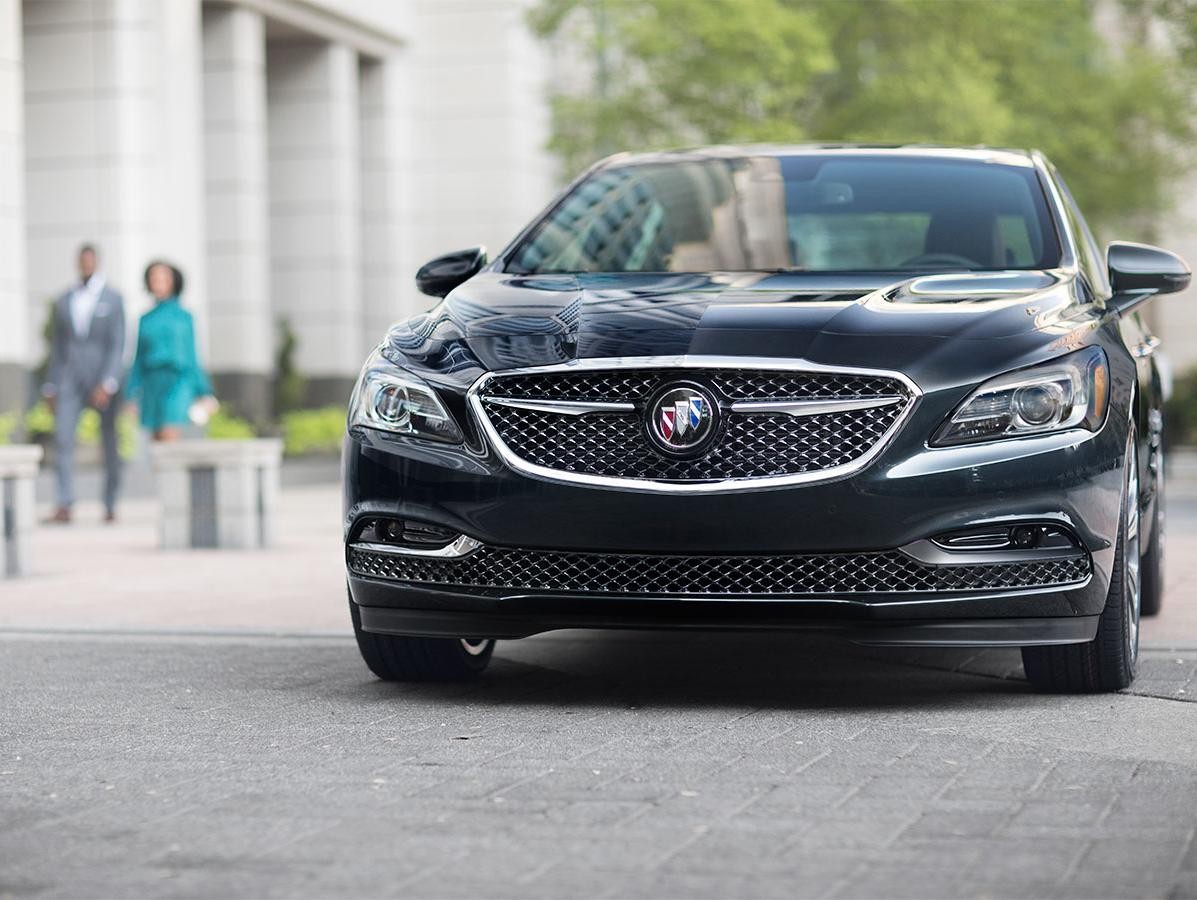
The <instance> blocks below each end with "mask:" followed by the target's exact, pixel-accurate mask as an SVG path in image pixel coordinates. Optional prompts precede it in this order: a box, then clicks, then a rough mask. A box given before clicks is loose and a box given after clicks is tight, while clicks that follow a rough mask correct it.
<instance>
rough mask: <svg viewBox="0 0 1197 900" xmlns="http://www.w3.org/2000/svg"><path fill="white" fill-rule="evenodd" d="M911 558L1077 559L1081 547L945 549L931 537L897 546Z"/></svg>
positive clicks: (979, 562) (947, 562) (954, 561)
mask: <svg viewBox="0 0 1197 900" xmlns="http://www.w3.org/2000/svg"><path fill="white" fill-rule="evenodd" d="M898 549H899V550H901V551H902V552H903V553H905V554H906V555H907V556H909V557H911V558H912V559H917V560H918V561H919V562H921V563H926V564H927V565H929V566H984V565H1000V564H1001V563H1019V562H1023V563H1033V562H1044V563H1046V562H1053V561H1055V560H1060V559H1081V558H1082V557H1084V556H1085V555H1086V554H1085V551H1084V550H1081V549H1079V548H1076V547H1039V548H1034V547H1031V548H1028V549H1026V550H1017V549H1014V548H1010V549H993V550H985V549H980V548H978V549H974V548H961V549H959V550H957V549H954V548H953V549H948V548H946V547H943V546H941V545H940V544H937V543H936V542H935V541H933V540H925V539H924V540H918V541H912V542H911V543H909V544H906V545H905V546H903V547H899V548H898Z"/></svg>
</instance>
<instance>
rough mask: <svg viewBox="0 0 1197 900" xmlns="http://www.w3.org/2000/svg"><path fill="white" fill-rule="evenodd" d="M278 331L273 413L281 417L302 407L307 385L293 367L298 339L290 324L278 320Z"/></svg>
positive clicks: (283, 320)
mask: <svg viewBox="0 0 1197 900" xmlns="http://www.w3.org/2000/svg"><path fill="white" fill-rule="evenodd" d="M278 330H279V339H278V351H277V353H276V354H275V360H274V366H275V379H274V411H275V414H276V415H279V416H281V415H284V414H285V413H288V412H291V411H292V410H296V409H299V408H300V407H302V406H303V395H304V394H305V393H306V391H307V384H306V382H305V381H304V377H303V375H301V374H300V373H299V370H298V369H297V368H296V366H295V350H296V348H297V347H298V345H299V339H298V338H297V337H296V336H295V331H294V330H293V329H292V328H291V323H290V322H289V321H287V320H286V319H280V320H279V323H278Z"/></svg>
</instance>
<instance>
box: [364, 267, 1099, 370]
mask: <svg viewBox="0 0 1197 900" xmlns="http://www.w3.org/2000/svg"><path fill="white" fill-rule="evenodd" d="M1096 313H1097V310H1095V308H1094V306H1093V304H1086V303H1080V302H1078V300H1077V292H1076V285H1075V284H1074V277H1073V276H1072V275H1071V274H1070V273H1067V272H1064V271H1060V270H1050V271H1035V272H1026V271H1020V272H983V273H961V274H942V275H921V276H918V277H909V278H903V277H902V276H901V275H896V274H889V275H885V274H882V275H869V276H851V275H813V274H805V273H789V272H787V273H781V274H770V273H712V274H701V275H697V274H677V275H674V274H651V275H636V274H620V275H608V274H594V275H511V274H505V273H500V272H485V273H482V274H480V275H478V276H476V277H474V278H472V279H471V280H470V281H468V282H467V283H466V284H464V285H462V286H461V287H459V288H458V289H457V290H455V291H454V292H453V293H452V294H450V295H449V296H448V297H447V298H446V299H445V300H444V301H443V302H441V303H440V304H439V305H438V306H436V307H435V308H434V309H432V310H431V311H430V312H428V313H424V314H421V315H417V316H415V317H413V318H411V319H409V320H407V321H406V322H402V323H400V324H398V325H396V326H395V327H394V328H392V330H391V331H390V333H389V334H388V335H387V338H386V341H385V345H386V347H387V348H388V350H389V352H388V355H390V356H392V357H393V358H396V359H397V360H398V361H401V362H403V363H404V364H405V365H408V366H410V367H412V368H413V369H416V370H423V371H424V372H426V373H429V374H436V375H440V376H441V378H438V379H437V380H443V379H445V378H449V380H453V381H463V380H472V379H473V378H475V377H477V375H478V374H480V373H481V372H483V371H498V370H504V369H514V368H524V367H529V366H541V365H550V364H555V363H564V362H569V361H570V360H575V359H598V358H610V357H643V356H746V357H776V358H785V359H802V360H805V361H808V362H811V363H817V364H822V365H836V366H855V367H864V368H878V369H891V370H898V371H903V372H905V373H906V374H908V375H910V376H911V377H913V378H915V380H916V382H917V381H919V379H920V376H922V377H923V378H924V379H925V380H932V381H942V380H943V379H944V378H952V379H958V380H959V379H960V378H961V376H964V380H975V379H973V378H971V376H969V375H968V373H969V372H974V371H975V372H978V373H985V372H986V371H989V370H992V371H1003V370H1005V369H1008V368H1012V367H1014V365H1017V364H1021V363H1020V362H1018V360H1020V358H1021V357H1022V356H1023V355H1028V354H1029V355H1030V356H1034V355H1036V354H1037V351H1041V350H1043V349H1048V350H1051V349H1057V348H1058V352H1065V351H1066V350H1067V349H1071V347H1072V345H1077V346H1079V345H1080V344H1081V343H1083V341H1084V335H1085V333H1086V332H1087V331H1088V330H1090V329H1091V328H1092V327H1094V326H1095V324H1096ZM1038 355H1040V356H1042V355H1044V354H1043V353H1042V352H1038Z"/></svg>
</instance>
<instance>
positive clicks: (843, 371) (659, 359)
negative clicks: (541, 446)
mask: <svg viewBox="0 0 1197 900" xmlns="http://www.w3.org/2000/svg"><path fill="white" fill-rule="evenodd" d="M604 369H607V370H627V369H755V370H762V369H764V370H773V371H783V372H815V373H824V374H838V375H866V376H879V377H884V378H893V379H895V380H897V381H900V382H901V383H902V384H903V385H905V386H906V389H907V390H908V391H909V392H910V400H909V401H908V402H907V404H906V408H905V409H904V410H902V413H901V415H899V416H898V418H897V419H895V420H894V423H893V424H892V425H891V426H890V427H889V430H888V431H886V432H885V434H884V435H882V436H881V438H880V439H879V440H878V441H877V442H876V443H875V444H874V445H873V446H872V447H870V448H869V450H868V452H866V453H865V454H863V455H862V456H861V457H860V458H858V459H855V460H853V461H852V462H850V463H846V464H844V465H841V466H833V467H831V468H827V469H819V470H818V471H815V472H802V473H798V474H793V475H778V476H771V477H765V478H728V479H724V480H721V481H716V480H712V481H685V482H676V481H653V480H651V479H646V478H614V477H610V476H605V475H586V474H582V473H577V472H563V471H561V470H559V469H550V468H548V467H546V466H539V465H536V464H535V463H530V462H528V461H527V460H525V459H523V458H522V457H520V456H518V455H517V454H516V453H515V452H514V451H512V449H511V448H510V447H508V446H507V444H506V442H504V440H503V439H502V437H500V436H499V433H498V431H497V430H496V429H495V427H494V425H492V424H491V421H490V418H489V417H488V416H487V415H486V409H485V401H484V400H483V399H482V390H483V389H484V388H485V387H486V385H487V384H488V383H489V382H490V381H491V380H493V379H495V378H498V377H500V376H505V375H539V374H544V373H546V372H582V371H601V370H604ZM921 397H922V391H921V390H919V387H918V385H916V384H915V383H914V382H913V381H911V380H910V378H909V377H907V376H906V375H904V374H903V373H901V372H895V371H892V370H888V369H865V368H859V367H853V366H829V365H823V364H820V363H812V362H808V361H807V360H802V359H778V358H776V357H752V356H691V355H680V356H626V357H614V358H606V359H575V360H571V361H569V362H565V363H556V364H553V365H548V366H533V367H527V368H518V369H504V370H501V371H496V372H487V373H485V374H483V375H482V376H481V377H479V378H478V380H477V381H475V382H474V384H473V385H471V386H470V389H469V392H468V394H467V402H468V404H469V407H470V410H471V412H472V413H473V416H474V420H475V422H476V423H477V425H478V427H479V428H480V429H481V431H482V433H483V434H484V435H485V436H486V439H487V441H488V442H489V443H490V445H491V446H492V447H494V448H495V451H496V452H497V453H498V454H499V458H500V459H502V460H503V462H504V463H505V464H506V465H507V466H508V467H510V468H511V469H513V470H515V471H516V472H520V473H522V474H524V475H528V476H529V477H532V478H538V479H540V480H541V481H552V482H558V483H565V484H577V485H584V486H587V487H602V488H615V489H618V490H625V491H635V492H640V493H650V494H712V493H731V492H744V491H757V490H767V489H770V488H781V487H789V486H792V485H798V484H813V483H818V482H823V481H835V480H837V479H840V478H846V477H848V476H849V475H853V474H855V473H856V472H859V471H860V470H861V469H863V468H865V467H866V466H867V465H869V464H870V463H871V462H873V460H875V459H876V458H877V457H878V456H879V455H880V454H881V452H882V451H883V450H884V449H885V448H886V447H887V446H889V443H890V441H891V440H893V437H894V435H895V434H897V433H898V432H899V431H900V430H901V428H902V426H903V425H905V424H906V422H907V421H908V420H909V419H910V417H911V415H912V414H913V413H914V410H915V409H916V408H917V407H918V403H919V400H920V399H921Z"/></svg>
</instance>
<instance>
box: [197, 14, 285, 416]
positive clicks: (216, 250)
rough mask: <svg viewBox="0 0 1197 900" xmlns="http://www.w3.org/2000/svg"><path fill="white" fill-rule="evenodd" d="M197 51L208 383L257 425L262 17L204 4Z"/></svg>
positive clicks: (261, 385)
mask: <svg viewBox="0 0 1197 900" xmlns="http://www.w3.org/2000/svg"><path fill="white" fill-rule="evenodd" d="M203 47H204V50H203V57H204V61H203V71H204V149H205V195H206V200H207V203H206V206H207V257H208V277H209V294H208V315H209V321H210V335H211V354H210V359H211V366H212V377H213V381H214V382H215V386H216V392H217V394H218V395H219V396H221V397H226V398H231V400H232V403H233V405H234V407H235V408H236V410H237V412H238V413H240V414H241V415H244V416H248V417H249V418H251V419H254V420H258V421H262V420H265V419H267V418H269V417H270V414H271V408H272V406H273V403H272V399H271V373H272V371H273V367H274V360H273V348H274V323H273V321H272V319H273V316H272V313H271V305H270V255H269V241H268V237H269V229H270V221H269V220H270V207H269V197H268V192H267V166H266V35H265V23H264V21H263V18H262V15H261V14H260V13H258V12H256V11H254V10H251V9H246V8H244V7H240V6H219V5H209V6H207V7H205V8H204V13H203Z"/></svg>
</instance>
